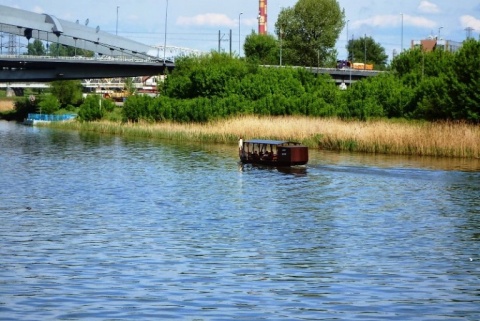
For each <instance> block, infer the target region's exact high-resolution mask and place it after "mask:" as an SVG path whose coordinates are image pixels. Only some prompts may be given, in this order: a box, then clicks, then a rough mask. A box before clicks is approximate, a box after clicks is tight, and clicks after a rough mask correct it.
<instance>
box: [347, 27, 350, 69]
mask: <svg viewBox="0 0 480 321" xmlns="http://www.w3.org/2000/svg"><path fill="white" fill-rule="evenodd" d="M349 21H350V20H347V60H348V58H349V56H350V48H349V47H348V45H349V41H348V22H349Z"/></svg>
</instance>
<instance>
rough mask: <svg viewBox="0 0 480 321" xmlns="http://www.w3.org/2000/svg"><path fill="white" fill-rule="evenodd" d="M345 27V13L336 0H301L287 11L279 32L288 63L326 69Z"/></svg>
mask: <svg viewBox="0 0 480 321" xmlns="http://www.w3.org/2000/svg"><path fill="white" fill-rule="evenodd" d="M344 25H345V12H344V10H342V9H341V8H340V5H339V3H338V1H336V0H298V2H297V3H296V4H295V6H294V7H289V8H283V9H282V10H281V11H280V14H279V17H278V20H277V22H276V24H275V33H276V34H277V36H278V38H280V34H281V37H282V47H283V48H285V62H286V64H290V65H299V66H317V65H320V66H323V65H324V63H325V60H326V59H327V56H328V55H329V54H330V51H331V50H332V49H333V48H334V47H335V43H336V41H337V39H338V37H339V35H340V32H341V30H342V29H343V26H344ZM282 56H283V55H282Z"/></svg>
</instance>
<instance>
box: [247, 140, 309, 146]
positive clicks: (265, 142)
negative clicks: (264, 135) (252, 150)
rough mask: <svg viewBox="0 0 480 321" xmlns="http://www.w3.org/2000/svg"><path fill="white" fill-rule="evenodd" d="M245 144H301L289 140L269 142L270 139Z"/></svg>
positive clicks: (249, 141)
mask: <svg viewBox="0 0 480 321" xmlns="http://www.w3.org/2000/svg"><path fill="white" fill-rule="evenodd" d="M245 143H248V144H264V145H281V144H285V143H295V144H300V143H297V142H291V141H288V140H269V139H250V140H246V141H245Z"/></svg>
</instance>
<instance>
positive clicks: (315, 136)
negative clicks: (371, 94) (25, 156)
mask: <svg viewBox="0 0 480 321" xmlns="http://www.w3.org/2000/svg"><path fill="white" fill-rule="evenodd" d="M51 126H55V127H62V128H70V129H77V130H85V131H94V132H99V133H109V134H115V135H128V136H139V137H148V138H160V139H169V140H176V141H184V140H188V141H198V142H212V143H227V144H234V143H236V141H237V140H238V137H240V136H242V137H243V138H244V139H250V138H264V139H279V140H295V141H301V142H303V143H304V144H305V145H307V146H309V147H311V148H320V149H325V150H338V151H354V152H364V153H381V154H398V155H421V156H443V157H463V158H480V127H479V126H478V125H472V124H467V123H461V122H436V123H429V122H406V121H405V122H398V121H397V122H395V121H389V120H376V121H367V122H363V121H343V120H339V119H325V118H309V117H302V116H298V117H292V116H289V117H255V116H245V117H236V118H231V119H226V120H220V121H215V122H210V123H206V124H197V123H188V124H178V123H172V122H161V123H146V122H145V123H125V124H121V123H114V122H105V121H100V122H90V123H79V122H71V123H64V124H54V125H51Z"/></svg>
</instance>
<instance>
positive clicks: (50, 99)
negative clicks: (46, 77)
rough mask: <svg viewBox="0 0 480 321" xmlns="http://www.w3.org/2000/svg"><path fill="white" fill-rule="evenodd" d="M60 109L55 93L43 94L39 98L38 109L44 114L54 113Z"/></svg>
mask: <svg viewBox="0 0 480 321" xmlns="http://www.w3.org/2000/svg"><path fill="white" fill-rule="evenodd" d="M59 109H60V103H59V102H58V99H57V97H55V96H53V95H42V96H40V98H39V102H38V109H37V111H38V112H39V113H42V114H54V113H55V112H57V111H58V110H59Z"/></svg>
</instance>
